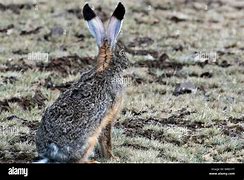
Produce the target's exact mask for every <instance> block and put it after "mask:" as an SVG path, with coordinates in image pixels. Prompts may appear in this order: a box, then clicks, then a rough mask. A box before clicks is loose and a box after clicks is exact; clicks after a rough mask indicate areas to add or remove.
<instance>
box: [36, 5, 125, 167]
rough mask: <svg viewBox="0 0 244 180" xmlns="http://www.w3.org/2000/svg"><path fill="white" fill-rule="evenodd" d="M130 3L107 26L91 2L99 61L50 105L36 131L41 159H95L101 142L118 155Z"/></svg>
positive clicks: (105, 152) (88, 15)
mask: <svg viewBox="0 0 244 180" xmlns="http://www.w3.org/2000/svg"><path fill="white" fill-rule="evenodd" d="M124 15H125V7H124V6H123V4H122V3H121V2H119V3H118V5H117V7H116V9H115V10H114V12H113V14H112V16H111V18H110V21H109V23H108V27H107V29H105V28H104V26H103V23H102V22H101V20H100V19H99V17H97V16H96V14H95V13H94V11H93V10H92V9H91V8H90V6H89V5H88V4H85V6H84V7H83V16H84V19H85V20H86V21H87V25H88V28H89V31H90V33H91V34H92V35H93V36H94V37H95V39H96V43H97V45H98V48H99V53H98V56H97V65H96V66H95V67H93V68H91V69H90V70H88V71H86V72H83V73H81V77H80V79H79V80H78V82H76V83H74V84H73V85H72V86H71V87H70V88H69V89H67V90H66V91H65V92H63V93H62V94H61V95H60V96H59V97H58V99H57V100H56V101H55V102H54V103H53V104H52V105H51V106H50V107H48V108H47V109H46V110H45V112H44V115H43V117H42V119H41V124H40V127H39V128H38V130H37V133H36V148H37V152H38V155H39V157H40V158H41V160H40V161H38V162H40V163H41V162H43V163H46V162H81V163H86V162H87V163H88V162H92V161H91V160H89V157H90V156H91V154H92V152H93V150H94V147H95V145H96V144H97V142H99V144H100V147H101V154H102V156H103V157H105V158H113V157H114V156H113V153H112V144H111V128H112V124H113V122H114V120H115V119H116V116H117V115H118V114H119V112H120V109H121V106H122V101H123V96H124V95H123V94H124V85H123V81H122V73H123V71H124V70H125V69H126V68H127V67H128V65H129V60H128V59H127V57H126V55H125V54H124V53H122V51H121V48H120V47H118V45H117V44H116V41H117V37H118V34H119V32H120V29H121V26H122V22H123V18H124Z"/></svg>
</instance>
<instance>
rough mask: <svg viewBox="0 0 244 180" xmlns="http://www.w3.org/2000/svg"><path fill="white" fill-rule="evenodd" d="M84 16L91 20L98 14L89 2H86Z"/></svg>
mask: <svg viewBox="0 0 244 180" xmlns="http://www.w3.org/2000/svg"><path fill="white" fill-rule="evenodd" d="M83 16H84V19H85V20H86V21H90V20H91V19H93V18H95V17H96V14H95V13H94V12H93V10H92V9H91V8H90V6H89V4H88V3H86V4H85V6H84V7H83Z"/></svg>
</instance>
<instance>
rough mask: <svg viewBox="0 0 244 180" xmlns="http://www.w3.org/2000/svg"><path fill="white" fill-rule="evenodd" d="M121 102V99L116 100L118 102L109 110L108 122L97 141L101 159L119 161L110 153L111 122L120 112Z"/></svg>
mask: <svg viewBox="0 0 244 180" xmlns="http://www.w3.org/2000/svg"><path fill="white" fill-rule="evenodd" d="M122 100H123V99H122V97H120V98H118V101H117V102H116V103H115V105H114V106H113V107H112V109H111V110H110V112H109V114H110V121H109V122H108V124H107V125H106V126H105V127H104V129H103V130H102V133H101V135H100V137H99V140H98V141H99V144H100V150H101V152H100V155H101V156H102V157H103V158H107V159H109V158H111V159H119V158H118V157H116V156H114V155H113V152H112V127H113V121H114V120H115V119H116V117H117V115H118V114H119V112H120V109H121V105H122Z"/></svg>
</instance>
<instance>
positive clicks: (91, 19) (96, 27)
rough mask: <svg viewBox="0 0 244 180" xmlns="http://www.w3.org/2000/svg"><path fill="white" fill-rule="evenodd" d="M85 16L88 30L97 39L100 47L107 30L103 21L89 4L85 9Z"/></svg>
mask: <svg viewBox="0 0 244 180" xmlns="http://www.w3.org/2000/svg"><path fill="white" fill-rule="evenodd" d="M83 16H84V19H85V20H86V21H87V25H88V29H89V31H90V33H91V34H92V36H93V37H95V38H96V41H97V45H98V46H99V47H100V46H101V45H102V44H103V41H104V38H105V29H104V26H103V23H102V21H101V20H100V18H99V17H97V16H96V14H95V13H94V11H93V10H92V9H91V8H90V6H89V5H88V4H86V5H85V6H84V7H83Z"/></svg>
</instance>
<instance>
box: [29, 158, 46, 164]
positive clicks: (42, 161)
mask: <svg viewBox="0 0 244 180" xmlns="http://www.w3.org/2000/svg"><path fill="white" fill-rule="evenodd" d="M37 159H38V160H34V161H33V163H34V164H45V163H48V162H50V160H49V159H48V158H41V157H37Z"/></svg>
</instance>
